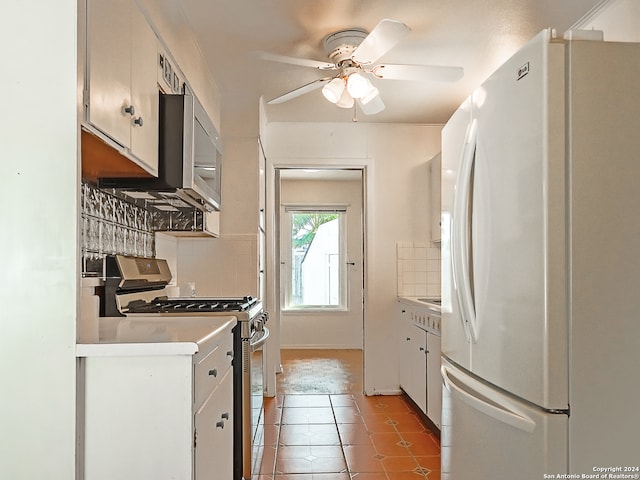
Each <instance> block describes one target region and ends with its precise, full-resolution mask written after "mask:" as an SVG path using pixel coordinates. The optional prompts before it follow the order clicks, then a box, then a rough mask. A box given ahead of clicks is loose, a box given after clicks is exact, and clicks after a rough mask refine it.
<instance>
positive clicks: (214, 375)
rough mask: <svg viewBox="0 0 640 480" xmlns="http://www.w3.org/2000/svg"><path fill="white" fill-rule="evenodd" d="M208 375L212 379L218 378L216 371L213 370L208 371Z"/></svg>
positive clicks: (215, 369)
mask: <svg viewBox="0 0 640 480" xmlns="http://www.w3.org/2000/svg"><path fill="white" fill-rule="evenodd" d="M209 375H210V376H212V377H217V376H218V369H217V368H214V369H213V370H209Z"/></svg>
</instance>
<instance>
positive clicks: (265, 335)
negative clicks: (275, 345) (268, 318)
mask: <svg viewBox="0 0 640 480" xmlns="http://www.w3.org/2000/svg"><path fill="white" fill-rule="evenodd" d="M268 339H269V329H268V328H267V327H264V328H263V330H262V335H260V336H259V338H258V339H257V340H255V341H252V342H251V343H250V344H249V346H250V347H251V351H252V352H255V351H256V350H259V349H261V348H262V346H263V345H264V344H265V343H267V340H268ZM252 340H253V338H252Z"/></svg>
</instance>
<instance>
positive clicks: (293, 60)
mask: <svg viewBox="0 0 640 480" xmlns="http://www.w3.org/2000/svg"><path fill="white" fill-rule="evenodd" d="M257 54H258V57H259V58H260V59H262V60H268V61H271V62H280V63H288V64H290V65H300V66H302V67H311V68H317V69H318V70H336V69H337V67H336V66H335V65H334V64H333V63H329V62H321V61H319V60H311V59H309V58H297V57H288V56H286V55H278V54H276V53H269V52H257Z"/></svg>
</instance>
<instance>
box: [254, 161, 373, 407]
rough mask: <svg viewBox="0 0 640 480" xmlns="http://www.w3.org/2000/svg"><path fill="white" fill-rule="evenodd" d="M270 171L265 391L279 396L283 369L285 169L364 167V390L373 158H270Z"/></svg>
mask: <svg viewBox="0 0 640 480" xmlns="http://www.w3.org/2000/svg"><path fill="white" fill-rule="evenodd" d="M265 168H266V172H265V177H266V189H267V191H266V197H267V198H266V203H267V205H266V206H267V211H266V226H267V235H266V270H267V271H266V276H265V280H266V284H267V288H266V299H265V302H264V303H265V305H266V308H267V310H268V311H269V312H270V313H271V320H270V324H269V329H270V331H271V333H272V336H271V338H270V343H269V345H268V347H267V349H266V351H265V364H266V367H265V375H266V379H265V395H266V396H275V394H276V379H275V375H276V373H280V372H282V365H281V357H280V305H279V302H280V268H279V266H280V258H279V252H278V246H279V243H280V240H279V239H280V230H279V222H278V221H277V215H279V213H278V212H279V209H280V197H279V194H280V175H279V172H280V171H281V170H284V169H300V168H306V169H329V170H360V171H361V176H362V234H363V235H362V298H363V305H362V330H363V344H362V350H363V358H364V361H363V369H364V372H363V378H364V379H365V380H364V383H365V384H364V390H365V392H366V391H368V388H367V383H368V382H367V375H366V364H367V354H366V351H367V350H366V344H367V329H366V322H365V319H366V318H367V311H368V308H367V307H368V295H367V292H368V290H369V279H368V275H367V265H368V253H369V252H368V238H369V225H370V222H369V212H371V211H373V208H372V207H373V206H372V199H371V198H370V196H369V195H368V194H367V191H368V185H369V184H370V183H371V182H372V176H373V160H372V159H370V158H362V159H349V160H345V161H344V162H340V161H339V160H336V159H318V158H309V159H296V160H295V161H294V160H292V159H291V158H286V159H278V158H272V159H270V158H267V165H266V166H265Z"/></svg>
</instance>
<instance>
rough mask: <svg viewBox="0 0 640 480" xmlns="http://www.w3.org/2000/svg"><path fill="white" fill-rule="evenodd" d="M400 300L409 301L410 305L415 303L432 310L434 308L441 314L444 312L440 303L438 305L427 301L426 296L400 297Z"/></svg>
mask: <svg viewBox="0 0 640 480" xmlns="http://www.w3.org/2000/svg"><path fill="white" fill-rule="evenodd" d="M398 301H400V302H404V303H407V304H409V305H415V306H418V307H427V308H429V309H430V310H433V311H434V312H435V313H438V314H440V313H441V312H442V309H441V308H440V305H437V304H435V303H430V302H429V301H425V298H424V297H404V296H402V297H398Z"/></svg>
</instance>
